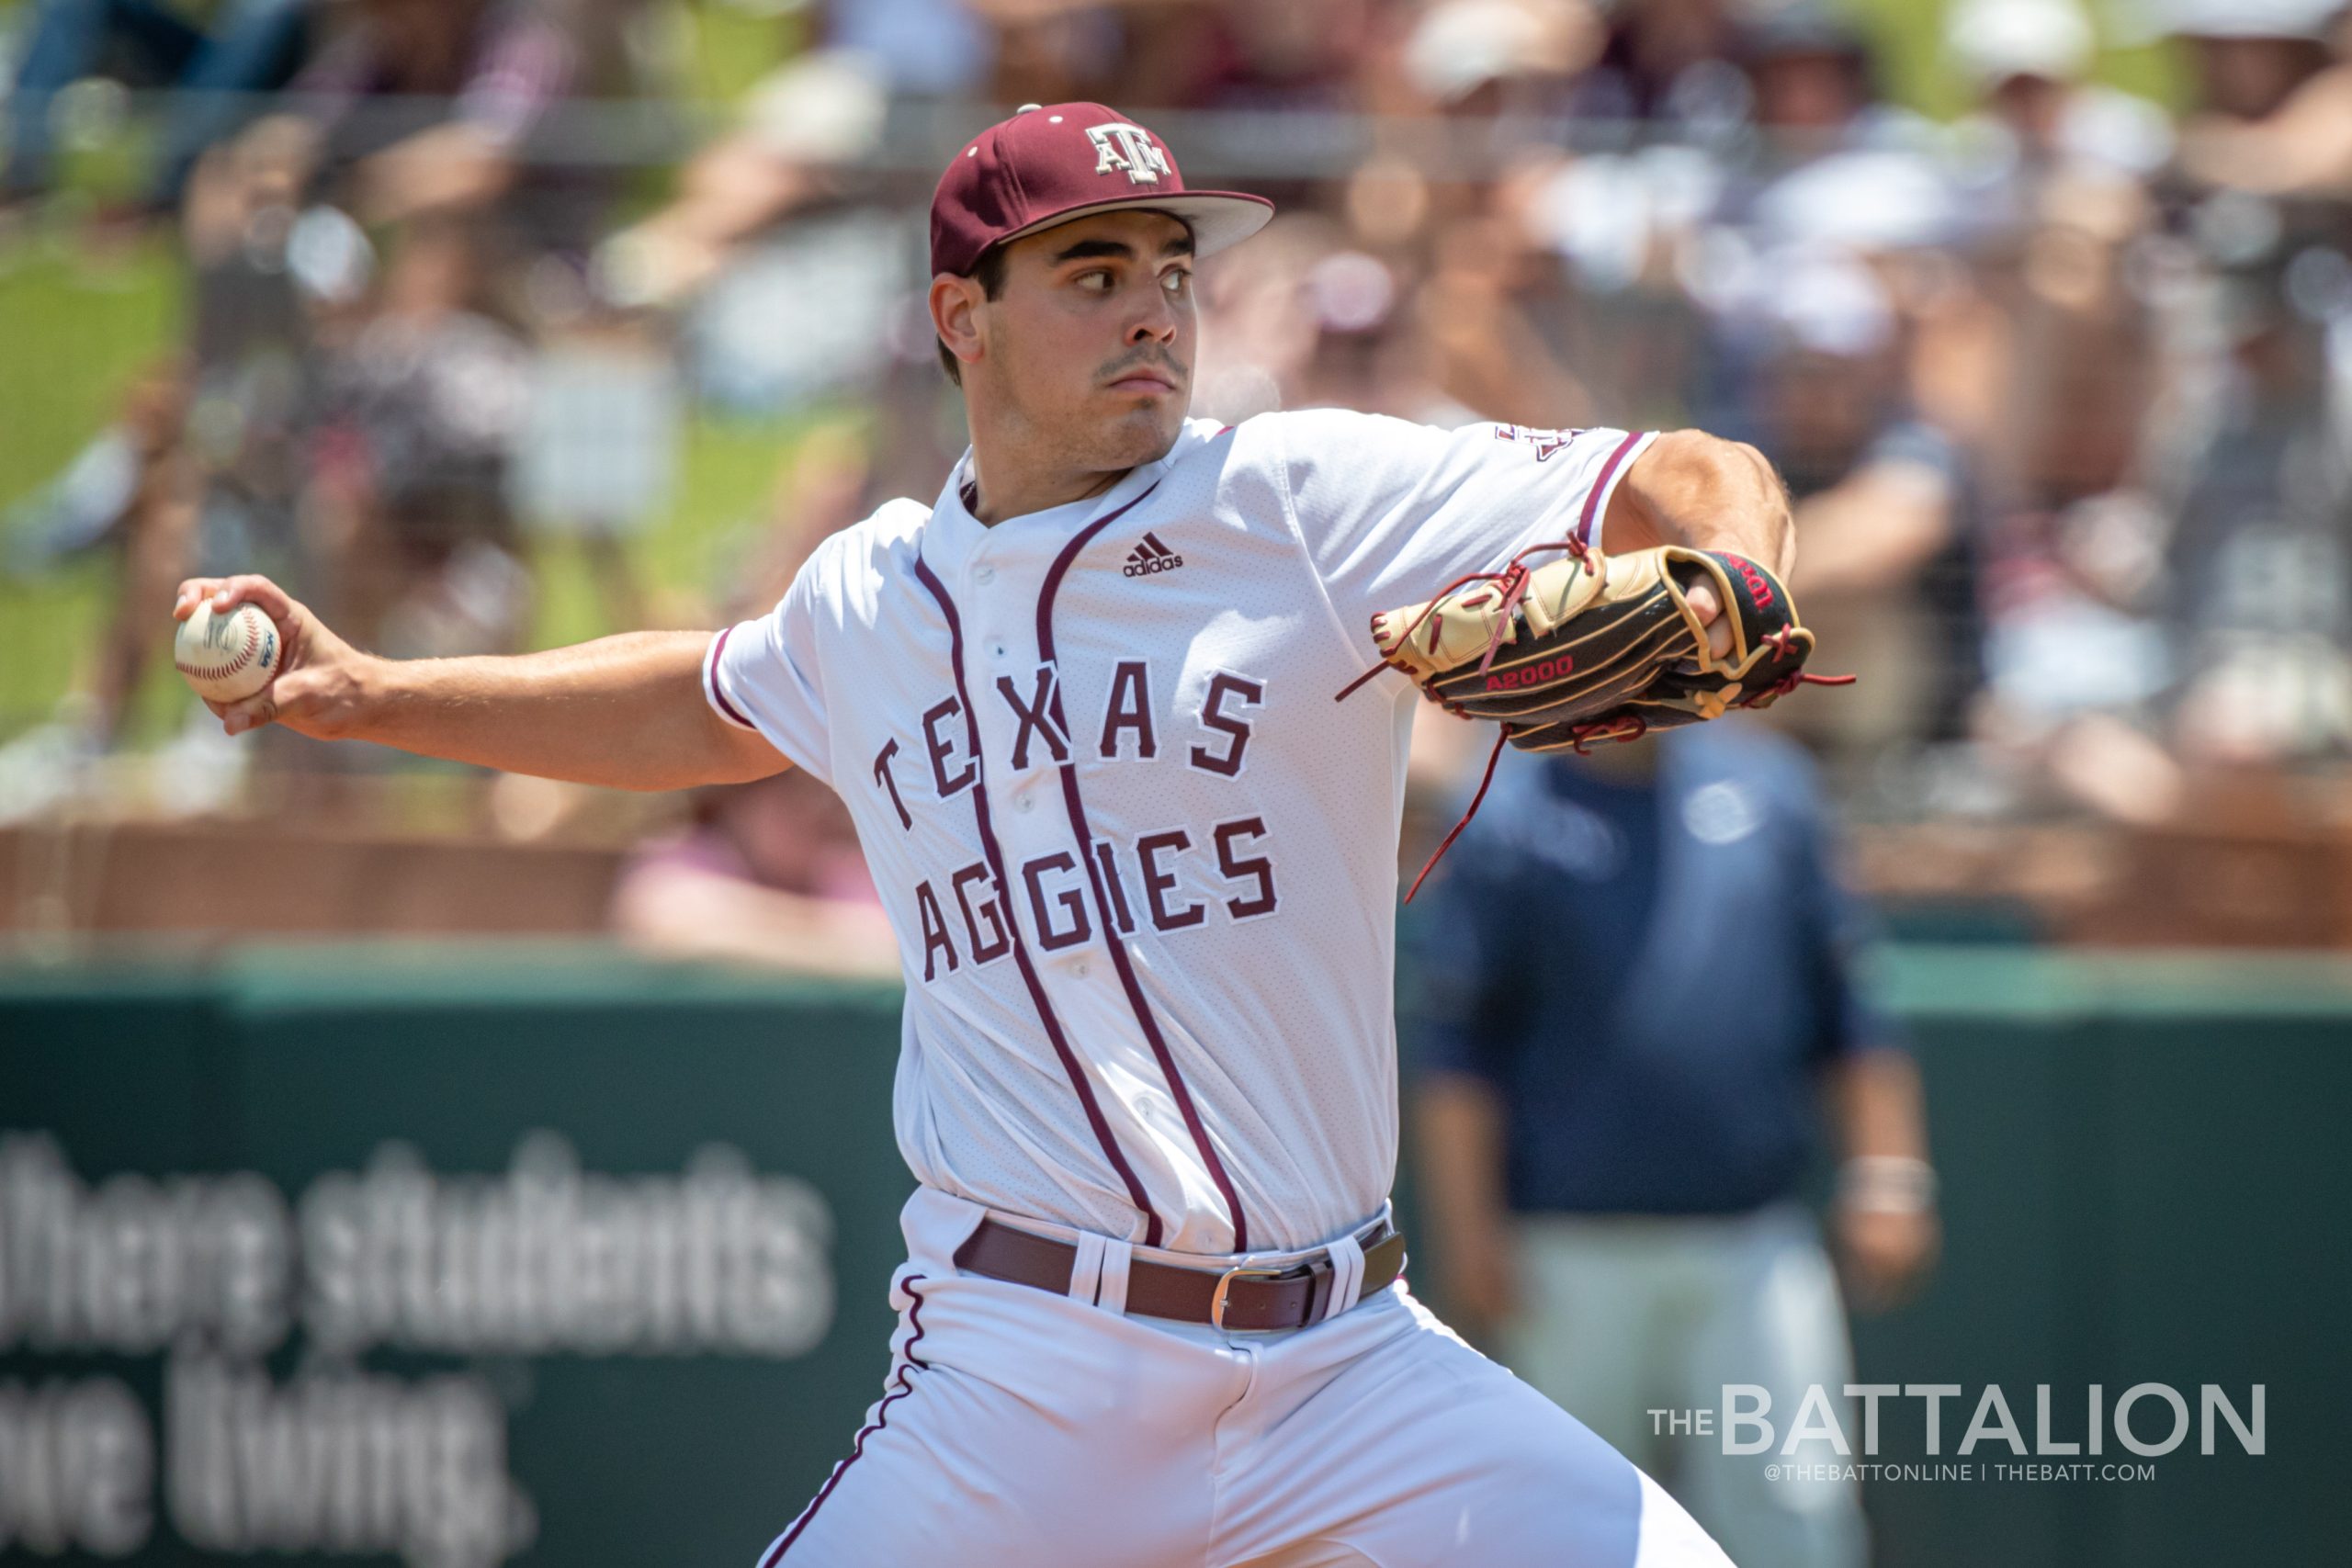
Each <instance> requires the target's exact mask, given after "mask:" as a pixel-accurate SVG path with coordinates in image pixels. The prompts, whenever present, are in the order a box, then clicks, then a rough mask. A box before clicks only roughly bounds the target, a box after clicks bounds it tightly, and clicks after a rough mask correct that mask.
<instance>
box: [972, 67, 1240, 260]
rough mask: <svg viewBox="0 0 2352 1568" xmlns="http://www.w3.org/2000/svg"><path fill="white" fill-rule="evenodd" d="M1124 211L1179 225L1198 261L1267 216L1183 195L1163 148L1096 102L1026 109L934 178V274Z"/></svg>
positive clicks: (1224, 197) (1234, 199)
mask: <svg viewBox="0 0 2352 1568" xmlns="http://www.w3.org/2000/svg"><path fill="white" fill-rule="evenodd" d="M1131 207H1143V208H1149V209H1152V210H1153V211H1155V212H1165V213H1167V214H1169V215H1170V217H1172V218H1176V219H1179V220H1182V222H1183V223H1184V224H1186V225H1187V226H1188V227H1190V228H1191V230H1192V231H1193V251H1194V254H1198V255H1207V254H1209V253H1211V252H1212V251H1221V250H1223V249H1224V248H1225V247H1226V246H1227V245H1230V244H1233V243H1236V242H1238V241H1241V240H1246V239H1248V238H1249V237H1250V235H1252V234H1254V233H1256V232H1257V231H1259V230H1261V229H1262V228H1264V227H1265V226H1266V221H1267V220H1268V219H1270V218H1272V217H1273V215H1274V204H1273V203H1272V202H1271V201H1268V200H1267V199H1266V198H1265V197H1262V196H1247V195H1244V194H1243V193H1241V192H1240V191H1233V190H1186V189H1185V188H1184V176H1183V175H1182V173H1181V172H1179V171H1178V169H1177V167H1176V155H1175V154H1174V153H1172V152H1169V151H1168V144H1167V143H1166V142H1164V141H1160V139H1159V137H1157V136H1154V135H1153V134H1152V133H1151V132H1150V131H1148V130H1145V129H1144V128H1143V127H1142V126H1140V125H1137V124H1136V123H1135V121H1133V120H1131V119H1129V118H1127V117H1126V116H1125V115H1123V114H1119V113H1117V112H1115V111H1114V110H1112V109H1108V108H1105V107H1103V106H1102V105H1101V104H1024V105H1023V106H1022V108H1021V112H1020V113H1018V114H1016V115H1014V116H1013V117H1012V118H1011V119H1008V120H1005V121H1002V122H1001V123H1000V124H997V125H992V126H990V127H989V128H988V129H987V130H983V131H982V132H980V134H979V135H978V136H977V137H975V138H974V139H973V141H972V143H971V145H970V146H968V147H967V148H965V149H964V150H963V151H962V152H958V153H956V156H955V157H954V158H952V159H950V160H949V161H948V164H947V172H946V173H945V174H944V175H940V176H939V189H938V190H937V191H936V192H935V193H933V196H932V198H931V270H932V271H933V273H934V274H936V273H942V272H952V273H957V274H968V273H970V272H971V270H972V268H973V266H974V265H977V264H978V261H979V259H980V254H981V253H982V252H983V251H986V250H987V249H988V248H989V246H990V245H999V244H1002V243H1004V242H1005V241H1007V240H1013V239H1018V238H1020V237H1021V236H1022V235H1023V234H1034V233H1035V232H1036V231H1038V230H1040V229H1049V228H1051V227H1053V226H1054V225H1055V224H1057V223H1063V222H1067V221H1069V220H1070V219H1073V218H1083V217H1085V216H1087V215H1088V214H1090V213H1095V212H1116V211H1119V210H1121V209H1125V208H1131Z"/></svg>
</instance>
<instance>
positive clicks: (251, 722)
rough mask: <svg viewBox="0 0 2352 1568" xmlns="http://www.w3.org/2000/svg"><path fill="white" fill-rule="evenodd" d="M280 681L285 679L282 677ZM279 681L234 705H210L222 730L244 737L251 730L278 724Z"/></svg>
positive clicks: (241, 698) (239, 700) (238, 700)
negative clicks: (217, 717)
mask: <svg viewBox="0 0 2352 1568" xmlns="http://www.w3.org/2000/svg"><path fill="white" fill-rule="evenodd" d="M278 679H279V680H283V679H284V677H283V676H280V677H279V678H278ZM277 685H278V682H277V681H275V680H274V681H272V682H270V683H269V684H268V685H266V686H264V687H263V688H262V689H261V690H260V691H258V692H255V693H254V694H253V695H252V696H250V697H240V698H238V699H237V700H236V701H235V702H233V703H215V704H212V705H211V707H212V710H213V712H215V713H217V714H219V715H220V728H222V729H223V730H224V731H226V732H227V733H229V734H231V735H243V734H244V733H245V732H246V731H247V730H249V729H259V728H261V727H262V726H263V725H265V724H275V723H277Z"/></svg>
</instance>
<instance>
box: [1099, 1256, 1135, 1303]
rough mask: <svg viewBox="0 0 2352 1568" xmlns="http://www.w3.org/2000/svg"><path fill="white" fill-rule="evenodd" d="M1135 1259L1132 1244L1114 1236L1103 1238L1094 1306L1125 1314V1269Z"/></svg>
mask: <svg viewBox="0 0 2352 1568" xmlns="http://www.w3.org/2000/svg"><path fill="white" fill-rule="evenodd" d="M1135 1260H1136V1249H1135V1248H1134V1247H1132V1246H1130V1245H1128V1244H1127V1243H1126V1242H1124V1241H1121V1240H1119V1239H1118V1238H1117V1237H1115V1236H1106V1237H1104V1238H1103V1288H1102V1290H1101V1292H1098V1293H1097V1294H1096V1296H1095V1298H1094V1304H1095V1305H1096V1306H1099V1307H1101V1308H1102V1309H1103V1311H1104V1312H1114V1313H1117V1314H1120V1315H1121V1316H1125V1314H1126V1310H1127V1269H1128V1268H1129V1267H1130V1266H1131V1265H1132V1264H1133V1263H1134V1262H1135Z"/></svg>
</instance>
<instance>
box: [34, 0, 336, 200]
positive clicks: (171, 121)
mask: <svg viewBox="0 0 2352 1568" xmlns="http://www.w3.org/2000/svg"><path fill="white" fill-rule="evenodd" d="M314 9H315V4H314V0H228V3H227V4H224V5H222V6H219V7H217V8H216V10H215V11H214V14H213V16H212V18H211V26H210V28H209V30H208V29H207V28H199V27H198V26H197V25H196V24H195V23H194V22H192V21H190V20H189V19H188V18H187V17H185V16H183V15H182V14H181V13H180V12H178V11H177V10H175V9H174V8H172V6H170V5H168V4H166V3H164V0H36V10H35V16H34V21H33V26H32V29H31V37H30V39H28V41H27V43H26V46H25V54H24V60H23V62H22V63H21V64H20V65H18V67H17V80H16V85H15V88H14V90H13V92H12V93H11V94H10V96H9V102H8V163H7V168H6V173H5V174H0V210H5V209H7V208H9V207H12V206H20V205H22V204H25V203H27V202H29V201H30V200H32V199H33V198H34V197H38V196H40V195H41V194H42V193H43V192H45V191H46V190H47V189H48V188H49V186H50V183H51V178H52V175H53V170H52V164H53V162H54V158H55V151H54V149H55V142H56V126H55V125H54V123H53V122H54V120H55V119H56V118H57V111H58V109H59V107H60V98H59V95H60V94H61V93H62V92H64V91H65V90H66V89H67V88H69V87H71V86H73V85H74V84H75V83H77V82H80V81H83V80H84V79H85V78H90V77H95V76H96V75H97V74H98V73H99V72H100V70H101V69H102V68H104V67H105V66H107V64H108V63H109V62H114V61H117V60H125V59H126V58H127V63H129V64H130V66H131V67H132V80H133V81H134V82H135V83H136V85H141V86H161V87H166V88H171V89H174V91H173V92H172V93H171V96H170V101H169V107H168V110H167V113H166V116H165V122H164V130H163V133H162V136H161V139H160V142H159V145H158V148H157V152H156V156H155V167H154V172H153V174H152V175H150V176H149V177H148V180H147V181H146V183H145V185H144V186H143V188H142V189H141V193H140V195H139V197H138V198H137V199H136V200H135V202H134V203H133V204H132V206H131V208H130V211H129V213H128V214H126V215H127V216H140V217H143V216H148V215H151V214H154V213H162V212H166V211H169V210H171V209H174V208H175V207H177V206H178V205H179V199H180V194H181V192H182V190H183V188H184V187H185V186H187V178H188V175H189V172H190V171H191V170H192V169H193V168H194V167H195V164H196V160H197V158H198V155H199V154H200V153H202V152H203V151H204V150H205V149H206V148H207V147H209V146H210V145H211V144H212V143H213V142H215V141H220V139H221V138H222V137H224V136H227V135H230V134H232V133H233V132H234V131H235V130H237V128H238V127H239V126H240V125H242V124H243V122H244V121H245V120H246V119H248V118H251V117H252V116H253V115H254V114H255V113H256V112H258V109H259V107H260V103H261V100H262V98H263V96H264V95H266V94H268V93H271V92H273V91H275V90H276V89H277V88H279V87H281V86H283V85H285V84H286V82H287V81H288V78H289V77H291V76H292V75H293V73H294V71H295V68H296V67H297V66H299V65H300V63H301V60H302V54H303V51H304V48H305V46H306V44H307V42H308V39H309V35H310V31H311V13H312V11H313V10H314Z"/></svg>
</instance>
